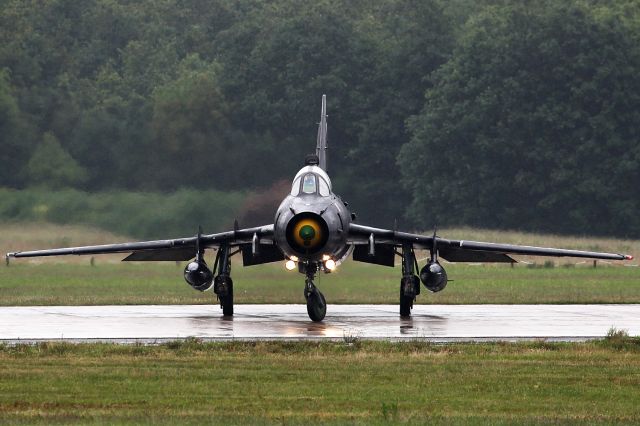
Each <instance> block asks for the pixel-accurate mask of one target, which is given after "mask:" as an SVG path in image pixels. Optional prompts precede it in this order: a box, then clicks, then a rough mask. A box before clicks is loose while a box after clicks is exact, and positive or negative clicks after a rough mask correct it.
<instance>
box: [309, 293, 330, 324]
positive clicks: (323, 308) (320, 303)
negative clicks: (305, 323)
mask: <svg viewBox="0 0 640 426" xmlns="http://www.w3.org/2000/svg"><path fill="white" fill-rule="evenodd" d="M307 314H309V318H311V321H315V322H319V321H322V320H323V319H324V317H325V315H327V302H326V301H325V299H324V295H323V294H322V293H320V291H319V290H315V291H313V292H311V293H309V297H307Z"/></svg>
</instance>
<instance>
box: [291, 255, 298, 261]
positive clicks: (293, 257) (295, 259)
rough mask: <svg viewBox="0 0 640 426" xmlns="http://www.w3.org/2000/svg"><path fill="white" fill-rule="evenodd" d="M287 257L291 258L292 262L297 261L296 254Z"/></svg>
mask: <svg viewBox="0 0 640 426" xmlns="http://www.w3.org/2000/svg"><path fill="white" fill-rule="evenodd" d="M289 259H291V260H293V261H294V262H297V261H298V257H297V256H291V257H290V258H289Z"/></svg>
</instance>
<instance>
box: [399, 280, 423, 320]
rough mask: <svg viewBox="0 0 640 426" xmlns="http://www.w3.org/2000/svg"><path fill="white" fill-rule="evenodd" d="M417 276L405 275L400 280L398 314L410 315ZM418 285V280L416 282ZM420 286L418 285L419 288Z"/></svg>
mask: <svg viewBox="0 0 640 426" xmlns="http://www.w3.org/2000/svg"><path fill="white" fill-rule="evenodd" d="M415 278H418V277H414V276H411V277H406V278H402V279H401V280H400V316H401V317H410V316H411V308H413V301H414V299H415V298H416V296H415V295H416V282H415V281H416V280H415ZM417 284H418V285H420V282H419V281H418V283H417ZM419 288H420V287H418V289H419Z"/></svg>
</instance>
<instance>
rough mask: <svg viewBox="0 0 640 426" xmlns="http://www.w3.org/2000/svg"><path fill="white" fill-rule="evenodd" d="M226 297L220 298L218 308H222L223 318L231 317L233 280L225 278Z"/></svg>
mask: <svg viewBox="0 0 640 426" xmlns="http://www.w3.org/2000/svg"><path fill="white" fill-rule="evenodd" d="M227 280H228V281H227V288H228V291H227V295H226V296H219V297H220V306H222V315H224V316H225V317H230V316H233V280H232V279H231V277H229V278H227Z"/></svg>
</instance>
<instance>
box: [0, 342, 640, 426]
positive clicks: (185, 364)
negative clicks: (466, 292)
mask: <svg viewBox="0 0 640 426" xmlns="http://www.w3.org/2000/svg"><path fill="white" fill-rule="evenodd" d="M639 372H640V343H639V341H638V339H631V338H626V339H625V338H614V339H613V340H612V341H602V342H592V343H586V344H549V343H542V342H539V343H538V342H534V343H527V344H478V345H470V344H452V345H433V344H428V343H424V342H408V343H400V344H392V343H385V342H355V343H353V344H350V345H349V344H346V343H300V342H298V343H274V342H271V343H269V342H258V343H239V342H232V343H217V344H216V343H213V344H204V343H198V342H196V341H186V342H176V343H170V344H165V345H161V346H117V345H103V344H82V345H69V344H58V343H56V344H42V345H38V346H17V347H9V346H5V347H0V421H1V423H2V424H21V423H27V424H35V423H41V424H53V423H69V422H73V423H82V424H120V423H136V424H139V423H154V424H204V423H206V424H390V423H405V424H425V423H436V424H457V423H465V424H486V423H491V424H513V423H518V424H521V423H558V422H560V423H583V424H594V423H605V424H613V423H615V424H620V423H627V424H637V423H638V422H640V394H639V393H638V387H639V386H640V373H639Z"/></svg>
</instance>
